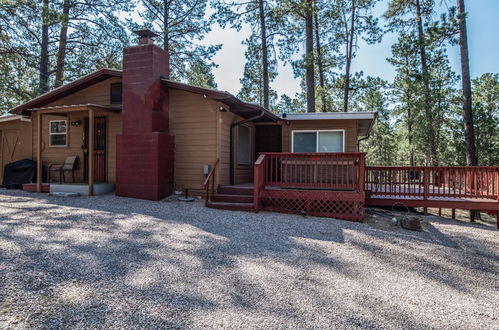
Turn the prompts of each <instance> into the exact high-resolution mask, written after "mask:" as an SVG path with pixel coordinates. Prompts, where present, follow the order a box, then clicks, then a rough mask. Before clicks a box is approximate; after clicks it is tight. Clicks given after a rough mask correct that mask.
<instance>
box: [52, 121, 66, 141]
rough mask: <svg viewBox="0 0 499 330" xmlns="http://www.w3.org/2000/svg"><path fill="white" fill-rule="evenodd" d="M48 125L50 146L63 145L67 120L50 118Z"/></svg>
mask: <svg viewBox="0 0 499 330" xmlns="http://www.w3.org/2000/svg"><path fill="white" fill-rule="evenodd" d="M49 125H50V127H49V135H50V146H51V147H65V146H66V145H67V138H68V122H67V120H52V121H50V123H49Z"/></svg>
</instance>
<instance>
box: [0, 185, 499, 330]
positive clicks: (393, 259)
mask: <svg viewBox="0 0 499 330" xmlns="http://www.w3.org/2000/svg"><path fill="white" fill-rule="evenodd" d="M498 274H499V232H498V231H497V230H495V229H493V228H490V227H486V226H480V225H476V224H475V225H472V224H467V223H461V222H457V221H451V220H445V219H439V218H436V217H435V218H434V219H433V220H432V221H431V224H430V225H428V226H426V228H425V232H423V233H416V232H409V231H404V232H400V231H396V232H392V231H384V230H381V229H375V228H373V227H370V226H369V225H367V224H359V223H352V222H347V221H339V220H332V219H325V218H313V217H307V218H303V217H300V216H293V215H285V214H275V213H265V212H262V213H259V214H253V213H244V212H230V211H218V210H212V209H206V208H204V207H203V204H202V203H201V202H200V201H196V202H194V203H180V202H176V201H162V202H148V201H139V200H134V199H126V198H118V197H115V196H102V197H91V198H88V197H78V198H57V197H49V196H47V195H42V194H30V193H24V192H20V191H7V190H0V328H7V329H11V328H12V329H14V328H16V329H17V328H86V329H94V328H112V329H114V328H148V329H149V328H231V329H240V328H259V329H271V328H272V329H278V328H300V329H301V328H347V329H350V328H352V329H355V328H369V329H379V328H389V329H406V328H410V329H420V328H440V329H443V328H446V329H449V328H451V329H458V328H469V329H479V328H482V329H494V328H495V329H499V308H498V307H499V277H498Z"/></svg>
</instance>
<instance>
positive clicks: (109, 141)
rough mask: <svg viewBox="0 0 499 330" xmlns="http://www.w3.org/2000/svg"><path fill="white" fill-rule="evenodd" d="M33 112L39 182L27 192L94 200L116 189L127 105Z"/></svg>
mask: <svg viewBox="0 0 499 330" xmlns="http://www.w3.org/2000/svg"><path fill="white" fill-rule="evenodd" d="M30 110H31V111H32V113H33V118H34V121H35V125H34V126H35V132H34V138H33V145H34V146H33V147H34V148H33V149H34V150H36V157H35V158H36V160H37V182H36V184H35V189H33V186H31V185H26V187H25V190H35V191H38V192H75V193H78V194H79V195H88V196H92V195H95V194H102V193H107V192H109V191H112V190H114V182H115V178H116V170H115V169H116V134H117V133H118V132H119V131H120V130H121V115H120V112H121V107H118V106H103V105H97V104H78V105H53V106H47V107H44V108H36V109H30ZM39 160H41V161H39ZM43 177H46V178H47V179H46V182H42V178H43Z"/></svg>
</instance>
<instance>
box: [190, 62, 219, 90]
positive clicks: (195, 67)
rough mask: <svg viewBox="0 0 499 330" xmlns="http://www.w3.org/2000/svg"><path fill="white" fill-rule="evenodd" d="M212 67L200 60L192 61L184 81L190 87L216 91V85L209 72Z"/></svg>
mask: <svg viewBox="0 0 499 330" xmlns="http://www.w3.org/2000/svg"><path fill="white" fill-rule="evenodd" d="M211 68H212V66H210V65H208V64H206V63H205V62H204V61H202V60H196V61H194V62H193V63H192V64H191V66H190V68H189V71H188V72H186V80H187V82H188V83H189V84H190V85H194V86H198V87H204V88H211V89H216V88H217V83H216V82H215V76H214V75H213V73H212V72H211Z"/></svg>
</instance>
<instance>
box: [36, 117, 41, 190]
mask: <svg viewBox="0 0 499 330" xmlns="http://www.w3.org/2000/svg"><path fill="white" fill-rule="evenodd" d="M36 191H37V192H42V114H41V113H40V112H37V116H36Z"/></svg>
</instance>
